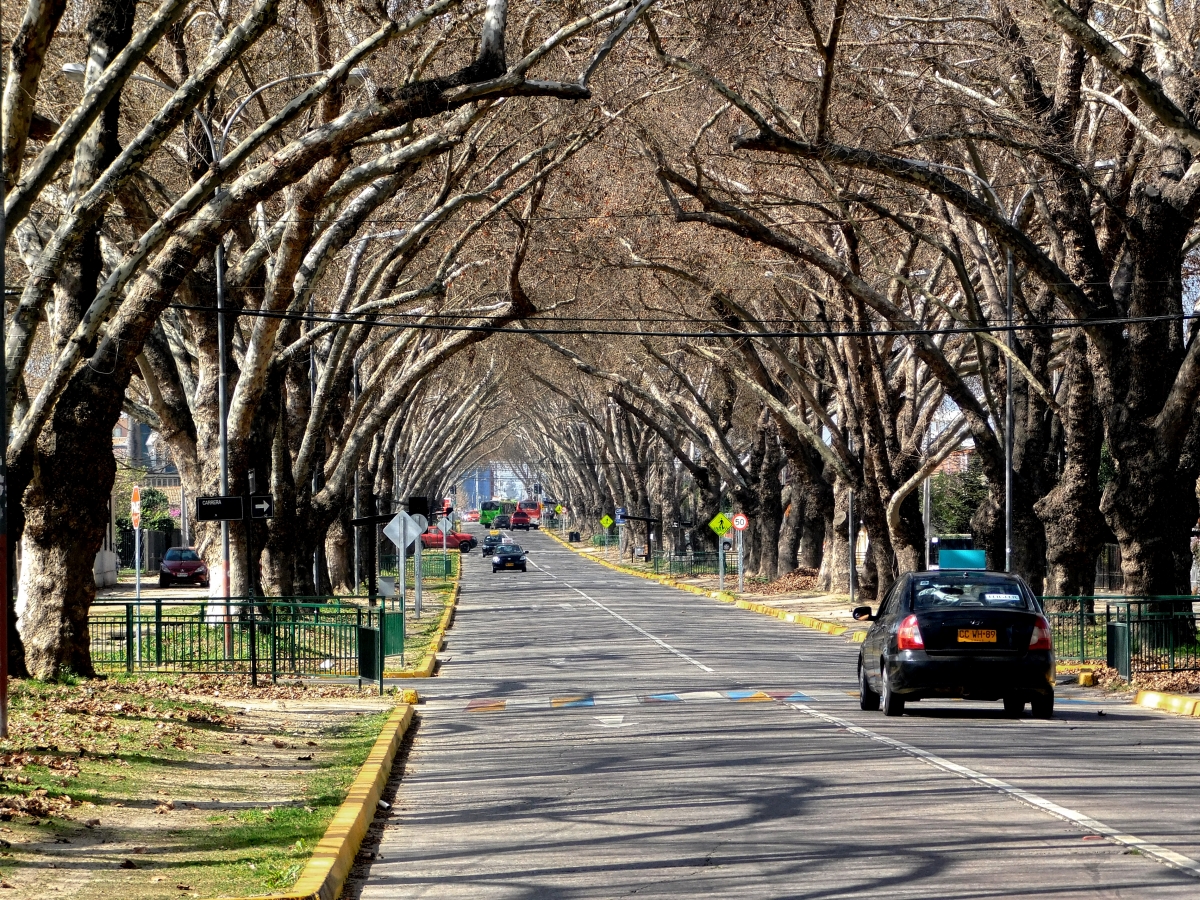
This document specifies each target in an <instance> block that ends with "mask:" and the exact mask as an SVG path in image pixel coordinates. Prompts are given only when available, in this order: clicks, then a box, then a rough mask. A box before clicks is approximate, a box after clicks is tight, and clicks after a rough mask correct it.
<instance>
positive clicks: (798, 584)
mask: <svg viewBox="0 0 1200 900" xmlns="http://www.w3.org/2000/svg"><path fill="white" fill-rule="evenodd" d="M817 575H818V572H817V570H816V569H796V570H795V571H793V572H788V573H787V574H786V575H781V576H780V577H779V578H776V579H775V580H774V581H772V582H770V583H769V584H764V585H762V586H761V587H757V588H755V591H754V592H755V593H756V594H762V595H763V596H765V597H776V596H778V595H779V594H793V593H797V592H801V591H804V592H809V591H815V590H816V589H817Z"/></svg>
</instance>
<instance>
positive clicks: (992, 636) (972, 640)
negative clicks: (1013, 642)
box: [958, 628, 996, 644]
mask: <svg viewBox="0 0 1200 900" xmlns="http://www.w3.org/2000/svg"><path fill="white" fill-rule="evenodd" d="M958 642H959V643H960V644H994V643H996V629H994V628H960V629H958Z"/></svg>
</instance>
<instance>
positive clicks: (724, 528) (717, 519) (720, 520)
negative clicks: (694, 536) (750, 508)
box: [708, 513, 733, 537]
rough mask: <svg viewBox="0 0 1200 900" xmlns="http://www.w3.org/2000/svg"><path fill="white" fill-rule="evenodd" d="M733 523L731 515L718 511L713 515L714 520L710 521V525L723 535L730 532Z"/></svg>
mask: <svg viewBox="0 0 1200 900" xmlns="http://www.w3.org/2000/svg"><path fill="white" fill-rule="evenodd" d="M731 525H733V523H732V522H730V521H729V516H727V515H725V513H717V514H716V515H715V516H713V518H712V521H711V522H709V523H708V527H709V528H711V529H712V530H713V531H715V532H716V533H717V534H718V535H719V536H722V537H723V536H724V535H726V534H728V533H729V528H730V526H731Z"/></svg>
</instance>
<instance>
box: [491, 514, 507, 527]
mask: <svg viewBox="0 0 1200 900" xmlns="http://www.w3.org/2000/svg"><path fill="white" fill-rule="evenodd" d="M492 527H493V528H512V516H496V518H494V519H492Z"/></svg>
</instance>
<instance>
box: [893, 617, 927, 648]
mask: <svg viewBox="0 0 1200 900" xmlns="http://www.w3.org/2000/svg"><path fill="white" fill-rule="evenodd" d="M896 649H897V650H924V649H925V640H924V638H922V637H921V626H919V625H918V624H917V617H916V616H911V615H910V616H907V617H906V618H905V619H904V621H903V622H901V623H900V630H899V631H897V632H896Z"/></svg>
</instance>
